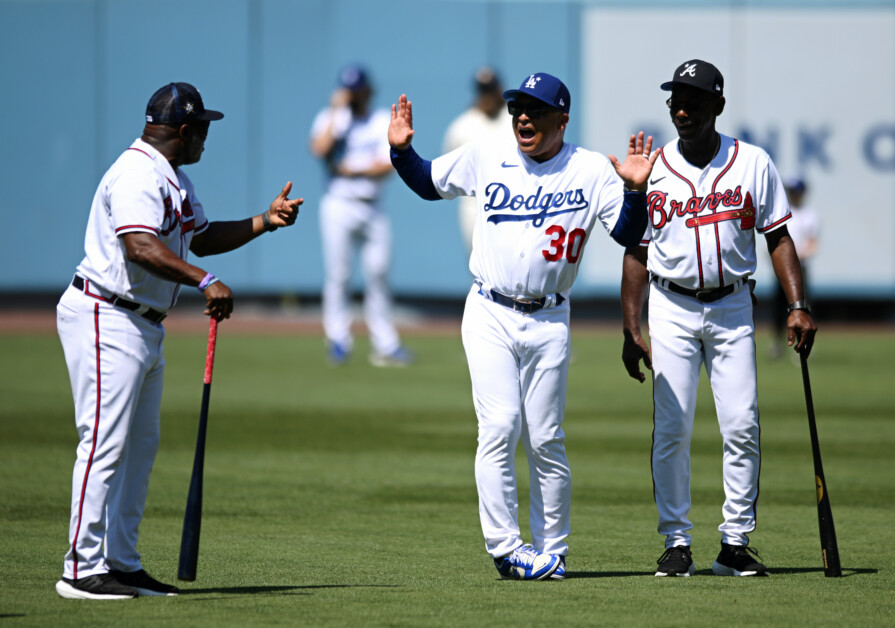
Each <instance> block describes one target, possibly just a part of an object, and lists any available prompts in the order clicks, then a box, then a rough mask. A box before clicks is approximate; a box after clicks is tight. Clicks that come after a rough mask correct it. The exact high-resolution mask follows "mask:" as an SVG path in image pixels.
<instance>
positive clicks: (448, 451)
mask: <svg viewBox="0 0 895 628" xmlns="http://www.w3.org/2000/svg"><path fill="white" fill-rule="evenodd" d="M573 338H574V340H573V353H574V362H573V365H572V373H571V380H570V385H569V395H568V407H567V413H566V421H565V430H566V434H567V447H568V452H569V458H570V462H571V466H572V476H573V502H572V517H573V520H572V528H573V534H572V537H571V539H570V543H571V553H570V556H569V563H568V571H569V572H570V577H569V578H568V579H567V580H566V581H564V582H508V581H501V580H499V579H498V578H497V573H496V571H495V570H494V568H493V565H492V564H491V561H490V559H489V558H488V556H487V555H486V553H485V551H484V542H483V540H482V538H481V532H480V528H479V523H478V511H477V500H476V492H475V486H474V480H473V456H474V452H475V445H476V442H475V439H476V429H475V416H474V413H473V411H472V401H471V396H470V385H469V377H468V374H467V371H466V363H465V357H464V355H463V349H462V346H461V344H460V340H459V335H458V336H444V335H443V334H442V335H440V336H436V335H432V336H427V335H416V336H410V337H409V338H408V339H407V344H408V346H409V347H410V348H411V349H412V350H414V351H415V352H416V353H417V356H418V364H417V365H416V366H414V367H413V368H410V369H405V370H381V369H374V368H372V367H370V366H369V365H368V364H367V362H366V359H365V353H366V349H367V346H366V345H365V342H364V339H363V338H362V339H361V340H360V341H359V345H360V346H359V347H358V352H357V354H356V355H355V357H354V358H353V361H352V363H350V364H349V365H348V366H346V367H344V368H341V369H334V368H330V367H328V366H326V365H325V362H324V352H323V343H322V340H321V339H320V338H319V337H316V336H308V335H295V336H271V335H257V334H254V335H249V334H237V333H231V332H230V331H228V327H227V325H226V323H225V324H224V325H222V326H221V331H220V334H219V338H218V347H217V349H218V351H217V362H216V365H215V373H214V384H213V388H212V394H211V413H210V424H209V435H208V448H207V456H206V471H205V500H204V518H203V527H202V544H201V551H200V557H199V575H198V578H197V580H196V582H194V583H183V587H182V588H183V595H181V596H179V597H177V598H144V599H139V600H133V601H124V602H84V601H81V602H78V601H71V600H63V599H61V598H59V597H57V595H56V593H55V591H54V588H53V584H54V582H55V581H56V580H57V579H58V578H59V576H60V574H61V568H62V556H63V554H64V552H65V548H66V541H67V539H66V537H67V526H68V523H67V522H68V516H69V506H68V505H69V500H70V485H71V468H72V463H73V461H74V449H75V445H76V433H75V429H74V424H73V420H72V417H71V415H72V404H71V393H70V389H69V385H68V378H67V374H66V371H65V365H64V361H63V358H62V350H61V348H60V346H59V342H58V339H57V338H56V337H55V336H53V335H37V334H35V335H17V336H13V335H0V354H2V355H3V356H4V360H2V361H0V398H2V403H0V574H2V576H0V577H2V583H0V584H2V587H0V626H10V627H12V626H74V625H76V626H85V625H101V626H178V627H182V626H199V625H203V626H254V625H259V626H261V625H265V626H269V625H302V626H348V625H351V626H423V625H434V626H511V625H513V626H536V625H550V626H561V627H562V626H594V625H601V626H602V625H606V626H633V625H642V626H692V625H697V626H724V625H734V624H750V625H781V626H788V625H812V626H823V625H828V626H839V625H849V626H882V625H895V532H893V530H895V454H893V451H895V402H893V387H895V377H893V374H895V369H893V367H892V359H891V356H892V354H893V353H895V333H892V331H875V332H872V331H866V330H864V331H861V330H854V331H849V330H847V329H841V330H839V331H826V330H822V332H821V335H820V336H819V337H818V344H817V347H816V350H815V353H814V354H813V355H812V357H811V360H810V364H811V367H812V372H811V375H812V384H813V388H814V396H815V407H816V412H817V418H818V430H819V433H820V439H821V447H822V451H823V455H824V467H825V471H826V477H827V483H828V488H829V492H830V495H831V498H832V504H833V513H834V516H835V523H836V530H837V533H838V539H839V548H840V552H841V556H842V564H843V568H844V577H843V578H840V579H827V578H824V575H823V570H822V565H821V556H820V545H819V538H818V528H817V517H816V507H815V493H814V478H813V475H814V474H813V469H812V461H811V451H810V446H809V437H808V425H807V419H806V413H805V400H804V396H803V392H802V382H801V375H800V371H799V369H798V367H797V366H796V365H795V364H794V363H793V362H792V361H791V360H789V359H788V357H787V358H786V359H783V360H779V361H775V362H771V361H769V360H768V359H767V358H766V357H765V351H764V348H765V347H766V346H767V336H766V335H763V334H762V335H760V336H759V360H760V363H759V390H760V397H759V403H760V407H761V423H762V450H763V462H762V475H761V498H760V501H759V527H758V529H757V530H756V531H755V532H754V533H753V534H752V535H751V539H752V545H753V546H754V547H756V548H757V549H758V550H759V551H760V552H761V556H762V558H763V559H764V562H766V564H768V566H769V568H770V569H771V571H772V574H773V575H772V576H771V577H770V578H764V579H753V578H721V577H717V576H713V575H711V562H712V560H713V559H714V557H715V555H716V554H717V551H718V548H719V546H718V542H719V537H718V532H717V526H718V524H719V523H720V508H721V503H722V499H723V495H722V488H721V477H720V461H721V451H720V438H719V436H718V428H717V423H716V421H715V418H714V410H713V404H712V400H711V395H710V393H709V390H708V388H707V387H705V386H704V387H703V389H702V391H701V393H700V406H699V411H698V414H697V421H696V431H695V434H694V439H693V448H692V451H693V482H692V492H693V501H694V509H693V512H692V515H691V516H692V519H693V521H694V524H695V529H694V543H693V552H694V558H695V560H696V567H697V573H696V576H695V577H693V578H689V579H683V578H675V579H671V578H664V579H659V578H654V577H652V574H653V570H654V567H655V561H656V559H657V558H658V556H659V554H660V553H661V552H662V549H663V540H662V538H661V537H660V536H659V535H658V534H657V533H656V512H655V506H654V504H653V501H652V485H651V479H650V463H649V448H650V433H651V429H652V422H651V411H652V404H651V399H650V385H649V383H647V384H643V385H640V384H637V383H636V382H635V381H634V380H631V379H629V378H628V377H627V375H626V374H625V373H624V370H623V368H622V365H621V360H620V357H619V356H620V353H621V334H620V333H619V332H616V331H615V330H612V331H611V332H605V331H598V330H591V329H583V328H582V329H580V330H575V331H574V333H573ZM205 340H206V334H204V333H196V334H190V333H171V334H170V335H169V337H168V340H167V341H166V356H167V362H168V366H167V372H166V384H165V385H166V391H165V397H164V405H163V415H162V446H161V450H160V452H159V456H158V459H157V462H156V468H155V471H154V473H153V476H152V483H151V486H150V493H149V501H148V504H147V509H146V515H145V519H144V521H143V525H142V527H141V539H140V548H139V549H140V551H141V553H142V554H143V559H144V565H145V566H146V568H147V569H148V570H149V571H150V572H151V573H152V574H153V575H155V576H156V577H158V578H160V579H163V580H167V581H172V582H173V581H175V575H176V571H177V560H178V552H179V545H180V533H181V527H182V521H183V509H184V504H185V501H186V494H187V489H188V485H189V477H190V471H191V467H192V458H193V450H194V447H195V434H196V425H197V420H198V414H199V406H200V400H201V393H202V373H203V368H204V358H205ZM703 375H704V374H703ZM704 380H705V377H704V376H703V384H704V383H705V382H704ZM525 469H526V467H525V464H524V461H523V460H521V459H520V470H521V471H522V475H523V477H522V478H520V484H521V486H522V487H523V491H522V492H523V494H526V493H527V472H526V471H525ZM520 512H523V513H524V512H527V503H525V502H523V504H522V505H521V507H520ZM524 519H525V518H523V525H525V522H524Z"/></svg>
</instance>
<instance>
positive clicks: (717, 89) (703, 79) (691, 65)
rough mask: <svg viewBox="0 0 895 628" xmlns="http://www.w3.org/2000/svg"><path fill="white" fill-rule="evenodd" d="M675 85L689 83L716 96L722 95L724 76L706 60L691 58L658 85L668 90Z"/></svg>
mask: <svg viewBox="0 0 895 628" xmlns="http://www.w3.org/2000/svg"><path fill="white" fill-rule="evenodd" d="M675 85H690V86H691V87H696V88H698V89H701V90H703V91H706V92H711V93H712V94H715V95H716V96H723V95H724V77H723V76H721V72H719V71H718V68H716V67H715V66H713V65H712V64H711V63H709V62H708V61H702V60H701V59H691V60H690V61H685V62H684V63H682V64H680V65H679V66H678V67H677V69H676V70H675V71H674V76H673V77H672V78H671V80H670V81H667V82H665V83H662V85H660V87H661V88H662V89H664V90H665V91H666V92H670V91H671V90H672V89H673V88H674V86H675Z"/></svg>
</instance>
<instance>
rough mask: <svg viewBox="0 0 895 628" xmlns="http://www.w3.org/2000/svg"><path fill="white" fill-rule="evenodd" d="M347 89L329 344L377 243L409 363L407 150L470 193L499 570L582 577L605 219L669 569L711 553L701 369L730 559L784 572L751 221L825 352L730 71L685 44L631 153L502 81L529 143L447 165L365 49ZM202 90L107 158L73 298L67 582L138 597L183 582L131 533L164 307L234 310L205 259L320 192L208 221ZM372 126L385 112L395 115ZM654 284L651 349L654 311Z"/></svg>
mask: <svg viewBox="0 0 895 628" xmlns="http://www.w3.org/2000/svg"><path fill="white" fill-rule="evenodd" d="M341 81H342V89H340V90H339V91H337V92H336V94H334V96H333V99H332V103H331V105H332V106H331V107H330V108H329V109H327V110H325V111H324V112H322V113H321V114H320V115H319V116H318V117H317V119H316V121H315V123H314V128H313V131H312V140H311V147H312V151H313V152H314V153H315V154H316V155H318V156H319V157H321V158H322V159H323V160H324V161H325V162H326V164H327V166H328V168H329V175H330V178H329V181H328V188H327V195H326V197H325V199H324V202H323V204H322V206H321V213H322V216H321V224H322V230H323V231H322V233H323V237H324V242H325V247H326V248H327V252H326V255H327V278H326V286H325V312H324V326H325V333H326V335H327V339H328V342H329V351H330V359H331V360H332V361H333V362H335V363H341V362H344V361H345V360H346V359H347V358H348V356H349V354H350V351H351V348H352V338H351V335H350V317H349V316H348V310H347V298H346V294H345V289H346V287H347V280H348V276H349V273H350V248H351V245H352V241H353V240H356V239H358V238H360V239H366V240H367V248H366V254H365V256H364V257H365V262H364V264H365V270H366V271H367V280H368V282H369V283H370V286H369V288H370V290H369V293H368V304H367V305H368V308H367V313H368V322H369V324H370V331H371V336H372V343H373V345H374V352H373V355H372V356H371V361H372V362H373V364H375V365H377V366H391V365H405V364H407V363H409V361H410V355H409V353H407V352H406V350H404V349H403V348H402V347H401V345H400V341H399V338H398V335H397V332H396V330H395V329H394V326H393V323H392V321H391V319H390V315H389V312H388V306H389V295H388V291H387V285H386V282H385V271H386V268H387V262H388V257H389V253H388V247H389V236H388V224H387V220H386V218H385V216H384V215H383V214H382V212H381V209H380V207H379V205H378V198H379V195H380V193H381V187H382V185H381V180H382V179H383V178H384V177H385V176H387V175H388V173H389V172H390V171H391V167H392V165H393V166H394V168H395V169H396V170H397V171H398V173H399V175H400V176H401V178H402V180H403V181H404V182H405V183H406V184H407V185H408V187H410V188H411V189H412V190H413V191H414V192H416V193H417V194H418V195H419V196H420V197H422V198H424V199H427V200H441V199H453V198H456V197H474V199H475V201H474V202H475V212H474V220H475V226H474V229H473V230H472V233H473V235H472V253H471V256H470V260H469V270H470V272H471V273H472V275H473V284H472V286H471V288H470V290H469V293H468V295H467V297H466V305H465V310H464V315H463V321H462V326H461V334H462V340H463V346H464V349H465V351H466V357H467V361H468V366H469V373H470V379H471V384H472V395H473V403H474V407H475V412H476V416H477V419H478V447H477V451H476V458H475V479H476V487H477V491H478V497H479V515H480V522H481V527H482V532H483V535H484V538H485V547H486V550H487V552H488V554H489V555H490V556H491V558H492V559H493V562H494V565H495V567H496V568H497V571H498V573H499V574H500V576H501V577H504V578H512V579H521V580H543V579H548V578H549V579H559V580H561V579H564V578H565V577H566V557H567V555H568V551H569V545H568V542H567V538H568V536H569V534H570V532H571V520H570V506H571V472H570V469H569V463H568V459H567V456H566V451H565V435H564V432H563V429H562V422H563V418H564V412H565V401H566V388H567V381H568V374H569V363H570V344H571V337H570V327H569V319H570V292H571V289H572V286H573V284H574V282H575V279H576V277H577V274H578V270H579V267H580V262H581V259H582V256H583V255H584V251H585V247H586V244H587V241H588V238H589V235H590V233H591V231H592V230H593V229H594V228H595V227H596V226H597V224H598V223H599V224H601V225H602V227H603V228H604V229H605V230H606V231H607V232H608V233H609V234H610V236H611V237H612V238H613V239H614V240H616V241H617V242H618V243H620V244H622V245H623V246H626V247H627V249H626V252H625V255H624V262H623V277H622V305H623V311H624V335H625V341H624V348H623V361H624V364H625V367H626V369H627V371H628V373H629V374H630V375H631V377H633V378H635V379H638V380H639V381H641V382H643V381H645V376H644V374H643V373H642V372H640V370H639V368H640V366H639V364H640V361H641V360H643V361H644V363H645V365H646V366H647V367H648V368H651V369H652V370H653V399H654V408H655V411H654V422H655V429H654V442H653V447H652V471H653V482H654V493H655V500H656V505H657V507H658V512H659V532H660V533H661V534H662V535H664V536H665V551H664V553H663V554H662V555H661V557H660V558H659V560H658V565H659V567H658V569H657V571H656V575H657V576H689V575H691V574H693V573H694V571H695V567H694V563H693V557H692V553H691V549H690V548H691V536H690V530H691V529H692V523H691V522H690V521H689V518H688V516H689V510H690V458H689V444H690V437H691V434H692V430H693V421H694V413H695V402H696V391H697V384H698V379H699V372H700V369H701V367H702V365H703V364H704V365H705V367H706V370H707V373H708V376H709V379H710V382H711V386H712V390H713V393H714V396H715V404H716V411H717V416H718V423H719V426H720V429H721V436H722V440H723V445H724V453H723V462H722V464H723V467H722V468H723V478H724V490H725V501H724V505H723V509H722V514H723V523H722V524H721V526H720V527H719V530H720V532H721V544H722V548H721V552H720V554H719V555H718V557H717V559H716V560H715V561H714V563H713V565H712V569H713V571H714V572H715V573H716V574H719V575H734V576H751V575H766V574H767V568H766V567H765V566H764V565H763V564H761V563H760V562H758V557H757V554H756V553H755V552H754V551H753V550H752V549H751V548H750V547H748V544H749V538H748V535H749V534H750V533H751V532H752V531H753V530H754V529H755V523H756V502H757V498H758V475H759V469H760V447H759V444H760V443H759V436H760V429H759V423H758V404H757V392H756V391H757V386H756V374H755V346H754V323H753V318H752V307H753V301H752V294H751V287H752V283H753V282H752V281H751V280H750V279H749V277H750V276H751V275H752V274H753V273H754V272H755V267H756V252H755V246H756V244H755V240H756V235H755V234H756V232H757V233H761V234H763V235H764V236H765V238H766V241H767V245H768V251H769V253H770V256H771V259H772V261H773V265H774V270H775V272H776V274H777V277H778V279H779V280H780V283H781V286H782V287H783V290H784V292H785V294H786V297H787V301H788V303H789V306H788V308H787V311H788V319H787V328H788V329H787V335H788V340H789V343H790V345H794V346H795V349H796V350H798V351H801V352H804V353H805V354H807V353H808V352H810V350H811V347H812V344H813V341H814V335H815V332H816V326H815V324H814V321H813V320H812V318H811V316H810V307H809V305H808V302H807V300H805V298H804V291H803V286H802V275H801V270H800V266H799V261H798V258H797V257H796V254H795V249H794V246H793V242H792V239H791V238H790V236H789V234H788V232H787V228H786V223H787V221H788V220H790V218H791V214H790V211H789V206H788V204H787V201H786V195H785V193H784V191H783V186H782V183H781V182H780V178H779V176H778V174H777V171H776V169H775V167H774V164H773V162H772V161H771V159H770V157H769V156H768V155H767V153H765V152H764V151H763V150H761V149H759V148H757V147H755V146H751V145H749V144H746V143H744V142H742V141H739V140H737V139H734V138H731V137H727V136H725V135H721V134H720V133H718V132H716V131H715V120H716V118H717V116H719V115H720V114H721V112H722V111H723V109H724V103H725V101H724V97H723V86H724V83H723V77H722V76H721V73H720V72H719V71H718V70H717V68H715V66H713V65H712V64H710V63H707V62H705V61H701V60H698V59H695V60H691V61H688V62H686V63H684V64H683V65H681V66H680V67H678V68H677V69H676V70H675V74H674V77H673V78H672V80H671V81H669V82H668V83H665V84H663V85H662V89H665V90H668V91H671V98H669V100H668V106H669V109H670V115H671V119H672V122H673V124H674V125H675V128H676V129H677V132H678V136H679V137H678V139H676V140H674V141H672V142H670V143H668V144H667V145H666V146H664V147H663V148H662V149H660V150H658V151H656V152H655V153H652V152H651V148H652V138H651V137H650V138H644V134H643V133H638V134H637V135H632V136H631V137H630V139H629V143H628V148H627V155H626V159H625V161H624V163H620V162H619V160H618V159H616V158H615V157H614V156H612V155H609V156H608V157H606V156H604V155H602V154H600V153H597V152H593V151H589V150H585V149H582V148H581V147H578V146H575V145H573V144H570V143H568V142H566V141H565V130H566V126H567V124H568V122H569V112H570V109H571V96H570V94H569V90H568V89H567V88H566V86H565V85H564V84H563V83H562V81H560V80H559V79H557V78H556V77H554V76H551V75H549V74H545V73H536V74H531V75H530V76H528V77H527V78H526V79H524V80H523V81H522V84H521V85H520V87H519V88H518V89H513V90H508V91H506V92H504V93H503V97H504V98H505V99H506V101H507V110H508V113H509V116H510V118H511V121H512V122H511V125H512V126H511V128H512V133H513V137H514V138H515V142H514V143H512V144H510V143H508V142H502V141H497V140H495V139H494V136H493V135H485V136H483V137H482V138H481V139H480V140H478V141H473V142H468V143H465V144H463V145H461V146H459V147H458V148H456V149H454V150H451V151H449V152H447V153H446V154H444V155H442V156H441V157H439V158H437V159H435V160H434V161H426V160H423V159H422V158H421V157H419V155H417V154H416V152H415V151H414V149H413V148H412V146H411V142H412V139H413V136H414V129H413V112H412V105H411V102H410V101H409V100H408V99H407V97H406V95H401V97H400V98H399V100H398V103H397V104H396V105H393V106H392V110H391V116H390V122H389V123H388V128H387V140H388V143H389V144H390V146H391V159H390V161H384V159H385V158H384V157H383V154H382V150H383V147H384V144H385V143H384V140H385V137H382V136H381V135H377V134H378V133H385V132H386V130H385V127H384V118H382V116H379V115H378V114H376V113H370V112H368V110H367V104H368V99H369V96H370V85H369V83H368V81H367V76H366V73H365V72H364V71H363V70H362V69H360V68H355V67H352V68H348V69H347V70H346V73H345V74H343V76H342V78H341ZM222 117H223V114H221V113H220V112H217V111H211V110H207V109H205V107H204V104H203V103H202V99H201V97H200V96H199V93H198V91H197V90H196V89H195V88H194V87H193V86H192V85H189V84H187V83H170V84H168V85H166V86H165V87H163V88H161V89H159V90H158V91H157V92H156V93H155V94H154V95H153V96H152V98H151V99H150V101H149V104H148V105H147V110H146V121H147V122H146V126H145V127H144V131H143V135H142V137H141V138H140V139H138V140H136V141H135V142H134V143H133V144H132V145H131V146H130V148H128V149H127V150H126V151H125V152H124V153H123V154H122V155H121V156H120V157H119V158H118V160H117V161H116V162H115V163H114V164H113V165H112V166H111V167H110V169H109V170H108V171H107V172H106V174H105V176H104V177H103V179H102V181H101V182H100V185H99V188H98V190H97V192H96V196H95V198H94V201H93V206H92V208H91V212H90V217H89V220H88V228H87V235H86V238H85V253H86V254H85V257H84V259H83V261H82V262H81V263H80V264H79V266H78V268H77V271H76V274H75V276H74V279H73V281H72V283H71V286H70V287H69V288H68V289H67V290H66V292H65V293H64V294H63V296H62V298H61V299H60V301H59V304H58V306H57V320H58V330H59V336H60V339H61V341H62V345H63V349H64V353H65V359H66V363H67V366H68V369H69V374H70V378H71V385H72V391H73V396H74V402H75V421H76V425H77V428H78V432H79V438H80V442H79V446H78V449H77V460H76V463H75V467H74V474H73V484H72V492H73V497H72V503H71V519H70V534H69V550H68V553H67V554H66V556H65V561H64V569H63V577H62V579H61V580H59V582H58V583H57V584H56V591H57V592H58V594H59V595H60V596H62V597H66V598H72V599H124V598H133V597H137V596H139V595H160V596H161V595H164V596H173V595H177V594H178V589H177V588H176V587H174V586H171V585H167V584H164V583H161V582H159V581H157V580H155V579H154V578H152V577H151V576H149V574H148V573H147V572H146V571H145V570H144V569H143V565H142V562H141V557H140V554H139V553H138V552H137V550H136V546H137V537H138V526H139V524H140V521H141V519H142V516H143V509H144V505H145V501H146V496H147V491H148V484H149V476H150V472H151V469H152V465H153V462H154V459H155V455H156V452H157V449H158V445H159V415H160V407H161V395H162V379H163V371H164V365H165V360H164V355H163V351H162V341H163V339H164V334H165V332H164V328H163V327H162V325H161V322H162V320H163V319H164V318H165V317H166V315H167V312H168V310H169V309H170V308H171V307H173V306H174V304H175V302H176V301H177V298H178V295H179V292H180V287H181V285H188V286H194V287H197V288H198V289H199V290H200V291H201V292H202V293H203V294H204V296H205V298H206V301H207V309H206V311H205V313H206V314H207V315H209V316H212V317H214V318H216V319H218V320H221V319H224V318H228V317H229V316H230V314H231V312H232V309H233V295H232V292H231V291H230V289H229V288H228V287H227V286H226V285H225V284H224V283H222V282H221V281H220V280H219V279H218V278H216V277H215V276H214V275H212V274H211V273H208V272H206V271H205V270H203V269H201V268H199V267H197V266H194V265H192V264H190V263H188V262H187V261H186V260H187V256H188V252H189V251H192V252H194V253H196V254H197V255H199V256H204V255H209V254H217V253H223V252H226V251H229V250H233V249H235V248H238V247H240V246H242V245H244V244H246V243H247V242H249V241H251V240H252V239H254V238H255V237H257V236H258V235H260V234H262V233H264V232H266V231H273V230H275V229H276V228H277V227H285V226H289V225H291V224H293V223H294V221H295V219H296V216H297V214H298V208H299V206H300V205H301V203H302V202H303V199H295V200H289V199H288V194H289V192H290V191H291V183H288V184H287V185H286V186H285V187H284V188H283V190H282V191H281V192H280V194H279V195H278V196H277V197H276V198H275V199H274V201H273V202H272V203H271V205H270V208H269V209H268V210H267V211H266V212H264V213H263V214H261V215H258V216H254V217H252V218H249V219H246V220H243V221H234V222H209V221H208V219H207V218H206V216H205V212H204V209H203V207H202V204H201V203H200V202H199V200H198V198H197V196H196V194H195V191H194V189H193V185H192V182H191V181H190V179H189V178H188V177H187V176H186V174H184V173H183V171H182V169H181V166H183V165H187V164H192V163H196V162H198V161H199V159H200V158H201V154H202V151H203V150H204V144H205V139H206V137H207V133H208V128H209V125H210V122H211V121H212V120H220V119H221V118H222ZM377 129H378V131H377ZM647 298H648V299H649V324H650V329H649V332H650V342H651V347H650V345H648V344H647V342H646V340H645V339H644V338H643V335H642V333H641V329H640V323H641V314H642V309H643V305H644V303H645V301H646V299H647ZM520 443H521V444H522V446H523V448H524V451H525V453H526V456H527V460H528V467H529V476H530V485H531V489H530V494H529V504H530V506H529V524H530V533H531V537H532V538H531V543H530V544H529V543H526V542H525V540H523V536H522V532H521V530H520V525H519V515H518V507H519V499H518V494H517V484H518V483H517V475H516V473H517V472H516V467H515V454H516V450H517V449H518V446H519V444H520Z"/></svg>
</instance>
